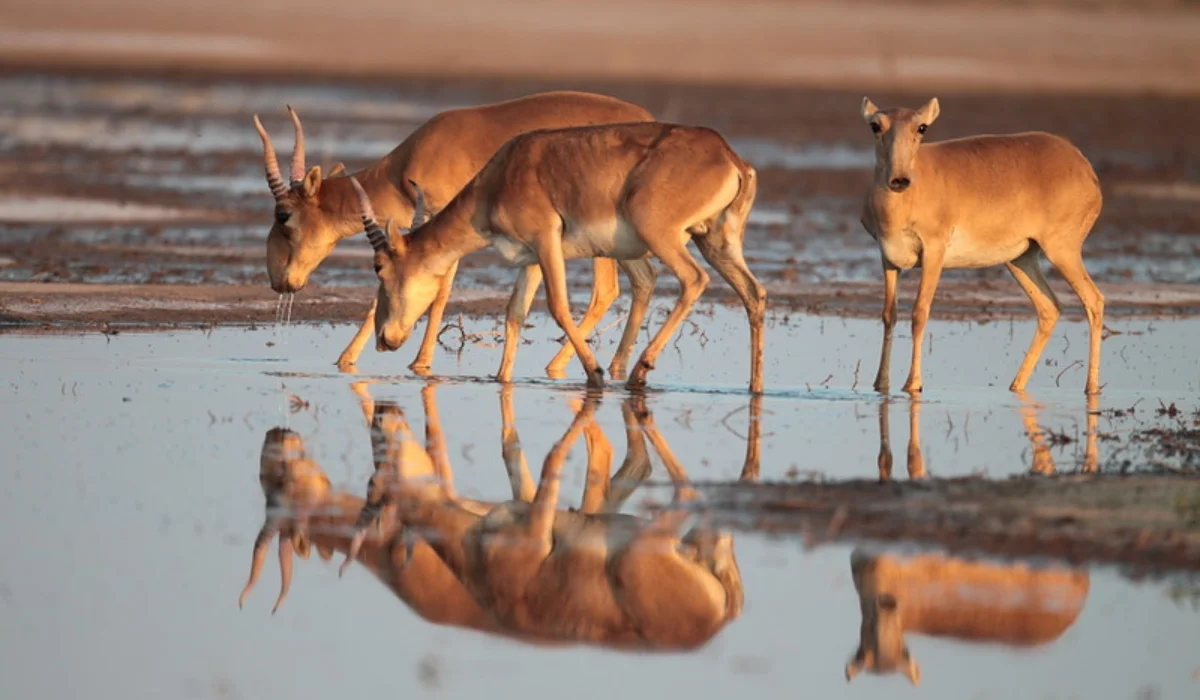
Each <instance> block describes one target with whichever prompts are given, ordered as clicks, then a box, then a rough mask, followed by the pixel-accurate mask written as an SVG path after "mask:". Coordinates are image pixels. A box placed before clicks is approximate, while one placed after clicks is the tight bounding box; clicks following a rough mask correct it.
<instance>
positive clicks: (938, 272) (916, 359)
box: [904, 244, 946, 396]
mask: <svg viewBox="0 0 1200 700" xmlns="http://www.w3.org/2000/svg"><path fill="white" fill-rule="evenodd" d="M945 255H946V249H945V247H943V246H942V245H940V244H934V245H927V246H926V247H925V249H924V250H923V251H922V252H921V287H920V289H919V290H918V291H917V301H916V303H914V304H913V315H912V342H913V354H912V366H911V368H910V369H909V372H908V381H906V382H905V383H904V391H906V392H908V394H910V395H914V396H915V395H916V394H919V393H921V347H922V345H923V344H924V340H925V324H926V323H928V322H929V309H930V308H931V307H932V306H933V294H934V292H936V291H937V285H938V280H939V279H940V278H941V276H942V261H943V260H944V259H945Z"/></svg>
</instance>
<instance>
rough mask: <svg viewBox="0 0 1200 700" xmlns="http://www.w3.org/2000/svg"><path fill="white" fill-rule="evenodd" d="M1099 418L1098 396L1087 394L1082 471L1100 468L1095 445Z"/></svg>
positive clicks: (1097, 450)
mask: <svg viewBox="0 0 1200 700" xmlns="http://www.w3.org/2000/svg"><path fill="white" fill-rule="evenodd" d="M1099 420H1100V396H1099V395H1097V394H1088V397H1087V438H1086V442H1085V443H1084V449H1083V472H1084V473H1085V474H1092V473H1095V471H1096V470H1097V469H1099V468H1100V450H1099V449H1098V448H1097V446H1096V440H1097V438H1098V434H1099V427H1098V425H1097V423H1099Z"/></svg>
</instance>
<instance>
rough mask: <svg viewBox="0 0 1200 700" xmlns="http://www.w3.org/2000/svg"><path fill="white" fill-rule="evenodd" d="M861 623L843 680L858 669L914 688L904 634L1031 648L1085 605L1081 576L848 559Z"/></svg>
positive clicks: (1055, 634)
mask: <svg viewBox="0 0 1200 700" xmlns="http://www.w3.org/2000/svg"><path fill="white" fill-rule="evenodd" d="M850 571H851V574H852V575H853V578H854V590H855V592H857V593H858V600H859V607H860V610H861V612H862V624H861V626H860V628H859V642H858V649H857V650H856V651H855V654H854V656H853V657H852V658H851V659H850V662H849V663H847V664H846V680H847V681H849V680H852V679H853V678H854V676H856V675H857V674H858V673H859V672H860V671H868V672H871V673H894V672H896V671H900V672H902V673H903V674H904V675H905V676H907V677H908V680H909V681H910V682H911V683H912V684H913V685H918V684H919V683H920V681H921V667H920V665H919V664H918V663H917V661H916V659H914V658H913V657H912V654H911V653H909V650H908V643H907V642H906V641H905V639H904V634H905V633H906V632H913V633H916V634H927V635H932V636H937V637H950V638H954V639H960V640H963V641H967V642H984V643H987V642H992V643H1001V644H1008V645H1012V646H1020V647H1027V648H1028V647H1035V646H1040V645H1043V644H1048V643H1050V642H1052V641H1054V640H1055V639H1058V638H1059V637H1060V636H1062V634H1063V633H1064V632H1066V630H1067V628H1069V627H1070V626H1071V625H1072V624H1074V623H1075V620H1076V619H1077V618H1078V617H1079V613H1080V612H1081V611H1082V610H1083V605H1084V603H1085V602H1086V600H1087V595H1088V588H1089V583H1090V577H1089V576H1088V572H1087V571H1086V570H1076V569H1064V568H1033V567H1030V566H1026V565H1024V564H998V563H990V562H983V561H970V560H966V559H958V558H955V557H947V556H942V555H936V554H926V555H920V556H916V557H912V558H911V559H907V560H903V559H899V558H897V557H895V556H892V555H889V554H883V555H877V556H872V555H868V554H867V553H866V552H864V551H862V550H859V549H856V550H855V551H854V552H853V553H852V554H851V555H850Z"/></svg>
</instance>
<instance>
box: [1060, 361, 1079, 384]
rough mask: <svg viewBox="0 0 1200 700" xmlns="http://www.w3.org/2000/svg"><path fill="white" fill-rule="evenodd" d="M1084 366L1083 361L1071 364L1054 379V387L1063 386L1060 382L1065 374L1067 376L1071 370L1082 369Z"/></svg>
mask: <svg viewBox="0 0 1200 700" xmlns="http://www.w3.org/2000/svg"><path fill="white" fill-rule="evenodd" d="M1082 365H1083V360H1075V361H1074V362H1072V363H1071V364H1069V365H1067V366H1066V367H1064V368H1063V371H1061V372H1059V373H1058V376H1057V377H1055V378H1054V386H1061V384H1059V381H1061V380H1062V376H1063V375H1064V374H1066V373H1067V372H1068V371H1069V370H1070V369H1072V368H1074V367H1081V366H1082Z"/></svg>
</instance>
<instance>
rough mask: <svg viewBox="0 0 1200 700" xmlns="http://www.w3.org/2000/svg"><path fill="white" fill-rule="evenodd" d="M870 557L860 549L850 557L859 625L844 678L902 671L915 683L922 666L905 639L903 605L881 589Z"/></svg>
mask: <svg viewBox="0 0 1200 700" xmlns="http://www.w3.org/2000/svg"><path fill="white" fill-rule="evenodd" d="M873 567H874V562H873V560H872V559H871V558H870V557H868V556H866V555H864V554H863V553H861V552H857V551H856V552H854V553H853V554H852V555H851V556H850V570H851V573H852V574H853V576H854V587H855V588H856V589H857V590H858V597H859V603H860V607H861V608H862V627H861V629H860V631H859V640H858V649H857V650H856V651H855V653H854V657H853V658H852V659H850V662H849V663H847V664H846V680H847V681H850V680H852V679H853V678H854V676H856V675H857V674H858V673H859V672H860V671H868V672H870V673H895V672H896V671H901V672H902V673H904V675H905V677H907V678H908V680H909V682H910V683H912V684H913V685H914V686H915V685H919V684H920V682H921V667H920V666H919V665H918V664H917V661H916V659H914V658H913V657H912V655H911V654H910V653H909V651H908V643H907V642H905V641H904V619H903V608H901V606H900V604H899V601H897V600H896V596H895V595H893V594H892V593H889V592H885V591H880V590H878V588H877V586H876V582H875V581H876V580H875V577H874V576H873V575H872V569H873Z"/></svg>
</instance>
